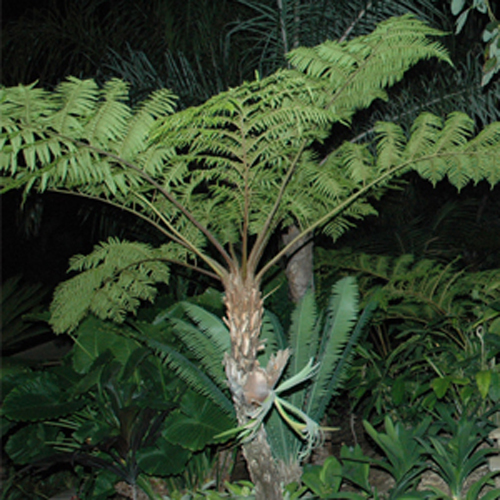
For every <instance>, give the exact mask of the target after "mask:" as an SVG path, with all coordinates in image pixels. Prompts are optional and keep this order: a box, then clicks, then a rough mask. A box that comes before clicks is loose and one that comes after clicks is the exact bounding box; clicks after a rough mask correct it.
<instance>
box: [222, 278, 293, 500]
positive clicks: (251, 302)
mask: <svg viewBox="0 0 500 500" xmlns="http://www.w3.org/2000/svg"><path fill="white" fill-rule="evenodd" d="M224 285H225V291H226V295H225V299H224V300H225V305H226V318H225V319H224V320H225V322H226V324H227V326H228V328H229V331H230V335H231V353H226V357H225V370H226V375H227V379H228V383H229V387H230V389H231V393H232V397H233V403H234V407H235V410H236V416H237V419H238V424H239V425H240V426H241V425H245V424H247V423H248V422H249V421H250V419H251V417H250V414H251V412H252V411H255V409H256V408H257V407H258V405H259V404H260V403H261V402H262V401H264V400H265V399H266V397H267V396H268V395H269V392H270V390H271V389H272V388H273V387H274V384H275V383H276V381H277V379H278V378H279V376H280V375H281V372H282V370H283V368H284V365H285V364H286V362H287V360H288V356H289V353H288V351H281V352H280V353H277V354H276V356H272V359H271V360H270V361H269V364H268V366H267V367H266V368H265V369H264V368H263V367H261V366H260V364H259V362H258V361H257V352H258V351H259V350H260V349H263V348H264V346H261V344H260V339H259V335H260V331H261V327H262V314H263V300H262V294H261V292H260V287H259V283H257V282H256V281H255V279H254V277H253V276H249V277H245V278H244V277H243V276H241V273H239V272H234V273H231V274H230V275H229V277H228V278H227V280H226V282H225V283H224ZM243 455H244V457H245V460H246V462H247V467H248V471H249V473H250V477H251V479H252V482H253V483H254V485H255V490H256V500H281V499H282V498H283V494H282V483H283V480H284V478H282V474H280V471H279V469H278V467H277V464H276V462H275V460H274V458H273V455H272V451H271V447H270V445H269V441H268V439H267V434H266V430H265V428H264V427H263V426H261V427H260V428H259V429H258V430H257V432H256V433H255V435H254V436H253V439H251V440H250V441H249V442H247V443H245V444H243Z"/></svg>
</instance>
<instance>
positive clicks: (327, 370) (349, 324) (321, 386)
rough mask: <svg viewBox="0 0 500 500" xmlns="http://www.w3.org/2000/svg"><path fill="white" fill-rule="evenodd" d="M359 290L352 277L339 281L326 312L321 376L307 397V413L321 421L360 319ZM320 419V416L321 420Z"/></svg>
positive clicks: (319, 358)
mask: <svg viewBox="0 0 500 500" xmlns="http://www.w3.org/2000/svg"><path fill="white" fill-rule="evenodd" d="M358 311H359V309H358V287H357V284H356V280H355V279H354V278H353V277H346V278H343V279H341V280H340V281H338V282H337V283H336V284H335V285H334V287H333V293H332V297H331V299H330V303H329V305H328V308H327V312H326V319H325V325H324V328H323V332H322V344H321V346H320V351H319V355H318V358H317V362H318V363H319V365H320V367H319V372H318V375H317V376H316V379H315V383H314V384H313V386H312V388H311V390H310V391H309V394H308V405H307V406H308V407H307V411H306V413H307V414H309V415H311V416H315V417H318V415H317V411H318V408H319V407H320V406H321V405H322V403H323V400H329V399H330V398H331V397H332V396H333V394H334V391H335V390H336V389H338V388H337V387H330V380H331V378H332V376H333V374H334V372H335V368H336V367H337V365H338V363H339V362H340V361H341V359H342V356H343V354H344V349H345V347H346V345H347V343H348V340H349V336H350V335H351V332H352V329H353V327H354V323H355V321H356V319H357V315H358ZM319 418H321V416H319Z"/></svg>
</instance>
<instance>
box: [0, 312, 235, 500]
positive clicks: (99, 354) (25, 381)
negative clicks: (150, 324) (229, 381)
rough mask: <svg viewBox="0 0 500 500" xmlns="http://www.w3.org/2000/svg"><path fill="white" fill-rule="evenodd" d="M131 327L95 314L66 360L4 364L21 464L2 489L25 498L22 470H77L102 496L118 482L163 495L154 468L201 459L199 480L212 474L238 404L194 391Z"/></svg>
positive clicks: (8, 415)
mask: <svg viewBox="0 0 500 500" xmlns="http://www.w3.org/2000/svg"><path fill="white" fill-rule="evenodd" d="M133 331H134V328H133V327H132V326H131V325H121V326H120V327H119V328H117V327H116V326H115V325H114V324H113V323H110V322H104V321H102V320H99V319H97V318H94V317H88V318H87V319H86V320H85V321H83V322H82V324H81V325H80V327H79V328H78V329H77V331H76V332H75V333H74V339H75V345H74V347H73V349H72V351H71V352H70V353H69V354H68V356H67V357H66V358H65V359H64V360H63V363H62V364H61V365H60V366H55V367H52V368H45V369H37V370H31V369H27V368H25V369H24V370H21V369H20V368H19V367H18V366H17V365H15V366H16V368H14V367H13V368H9V364H8V363H5V366H4V367H3V373H2V387H3V404H2V410H1V412H2V413H1V418H2V422H3V423H4V424H6V426H7V430H6V432H5V435H4V440H5V451H6V452H7V454H8V456H9V457H10V459H11V460H12V461H13V462H14V463H15V464H16V465H17V466H18V472H17V473H15V474H13V475H12V476H11V477H10V478H9V480H8V481H6V482H5V484H4V498H23V495H25V494H28V493H27V492H26V491H23V490H21V489H19V486H20V484H22V479H23V478H24V477H25V476H30V475H34V476H35V477H40V478H42V477H44V476H50V474H51V470H55V471H58V470H59V471H60V470H70V471H73V483H74V484H75V485H76V487H77V488H76V489H77V491H78V492H79V495H81V496H82V497H83V498H96V499H98V498H103V499H104V498H108V497H109V496H110V495H113V494H115V493H116V491H115V488H114V487H115V485H116V484H117V482H118V481H122V482H124V483H126V484H128V485H130V487H131V488H132V489H134V488H135V489H140V490H142V491H144V492H146V493H147V494H148V496H149V497H150V498H157V496H158V495H157V494H155V493H154V491H153V489H152V487H151V485H150V482H149V479H148V478H149V476H157V477H169V476H170V477H174V476H177V475H179V474H181V473H184V472H187V471H188V470H189V469H190V468H192V467H196V465H195V464H196V463H198V462H199V463H200V464H201V463H202V462H203V463H204V464H205V469H204V470H202V469H198V470H197V473H198V476H199V480H200V481H203V480H205V479H206V478H205V477H203V472H204V473H205V474H207V475H208V476H210V475H211V474H212V473H215V467H216V463H217V460H216V459H215V458H216V455H215V448H214V447H213V446H212V449H210V445H214V444H215V442H216V441H215V439H214V436H215V435H217V434H220V433H221V432H223V431H226V430H227V429H229V428H231V427H233V426H234V415H232V414H231V411H232V408H231V406H229V411H226V412H224V411H222V410H220V409H219V408H218V407H217V406H216V405H215V404H213V403H212V401H211V400H210V399H208V398H204V397H202V396H200V395H199V394H197V393H196V392H194V391H192V390H189V389H188V388H187V387H186V385H185V384H184V383H182V382H181V381H180V380H179V379H178V378H177V377H175V376H174V374H173V372H172V371H169V370H168V369H166V368H165V367H164V366H163V364H162V362H161V360H160V359H159V358H158V357H156V356H154V355H153V354H152V352H151V350H149V349H147V348H145V347H143V346H141V345H140V344H139V343H138V342H136V341H135V340H134V339H133V338H132V333H133ZM2 427H4V426H2ZM202 455H203V456H204V457H205V459H204V461H203V459H201V458H200V456H202ZM200 460H201V462H200ZM20 466H21V467H20ZM23 466H24V467H23ZM212 467H213V468H214V470H211V468H212ZM228 471H229V469H227V470H226V474H228V473H229V472H228ZM193 485H194V486H196V484H195V483H193V484H191V486H193ZM5 495H10V496H5ZM31 495H32V496H33V497H34V492H31Z"/></svg>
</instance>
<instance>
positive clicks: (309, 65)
mask: <svg viewBox="0 0 500 500" xmlns="http://www.w3.org/2000/svg"><path fill="white" fill-rule="evenodd" d="M442 35H443V34H442V33H441V32H439V31H437V30H434V29H432V28H430V27H429V26H427V25H426V24H425V23H423V22H421V21H419V20H417V19H416V18H414V17H413V16H411V15H404V16H401V17H394V18H391V19H388V20H386V21H383V22H381V23H379V24H378V25H377V27H376V29H375V30H374V31H373V32H372V33H370V34H369V35H365V36H361V37H358V38H355V39H353V40H351V41H349V42H335V41H328V42H325V43H322V44H321V45H318V46H317V47H315V48H312V49H310V48H303V47H301V48H298V49H295V50H293V51H292V52H291V53H290V54H289V60H290V62H291V63H292V65H293V66H294V67H296V68H297V69H298V70H300V71H303V72H305V73H306V74H307V75H310V76H313V77H316V78H320V79H324V80H327V81H328V82H329V84H330V85H331V89H332V90H331V92H332V100H331V105H332V112H333V113H334V114H335V115H336V116H337V117H338V119H339V120H342V121H346V120H349V119H350V118H351V116H352V114H353V112H354V111H355V110H357V109H360V108H364V107H368V106H369V105H370V103H371V102H372V101H373V100H374V99H377V98H380V99H385V98H386V95H385V92H384V91H383V89H384V88H385V87H387V86H391V85H393V84H394V83H396V82H398V81H399V80H401V79H402V77H403V75H404V73H405V72H406V71H407V70H408V69H409V68H410V67H411V66H413V65H415V64H416V63H417V62H418V61H420V60H422V59H429V58H431V57H436V58H438V59H440V60H442V61H446V62H451V61H450V59H449V57H448V54H447V53H446V50H445V49H444V47H443V46H442V45H440V44H439V43H437V42H434V41H432V37H436V36H442Z"/></svg>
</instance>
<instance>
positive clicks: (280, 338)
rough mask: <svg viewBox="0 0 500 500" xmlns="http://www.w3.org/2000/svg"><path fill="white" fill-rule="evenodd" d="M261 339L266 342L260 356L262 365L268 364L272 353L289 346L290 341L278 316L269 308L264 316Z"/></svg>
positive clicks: (263, 342)
mask: <svg viewBox="0 0 500 500" xmlns="http://www.w3.org/2000/svg"><path fill="white" fill-rule="evenodd" d="M259 339H260V341H261V343H262V344H264V347H265V349H264V352H263V353H261V354H260V356H259V362H260V364H261V366H267V362H268V361H269V358H270V357H271V355H272V354H273V353H275V352H277V351H279V350H284V349H286V348H287V345H288V342H287V338H286V335H285V331H284V330H283V326H282V325H281V323H280V320H279V319H278V317H277V316H276V315H275V314H273V313H272V312H270V311H268V310H267V309H266V310H264V314H263V316H262V328H261V332H260V337H259Z"/></svg>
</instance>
